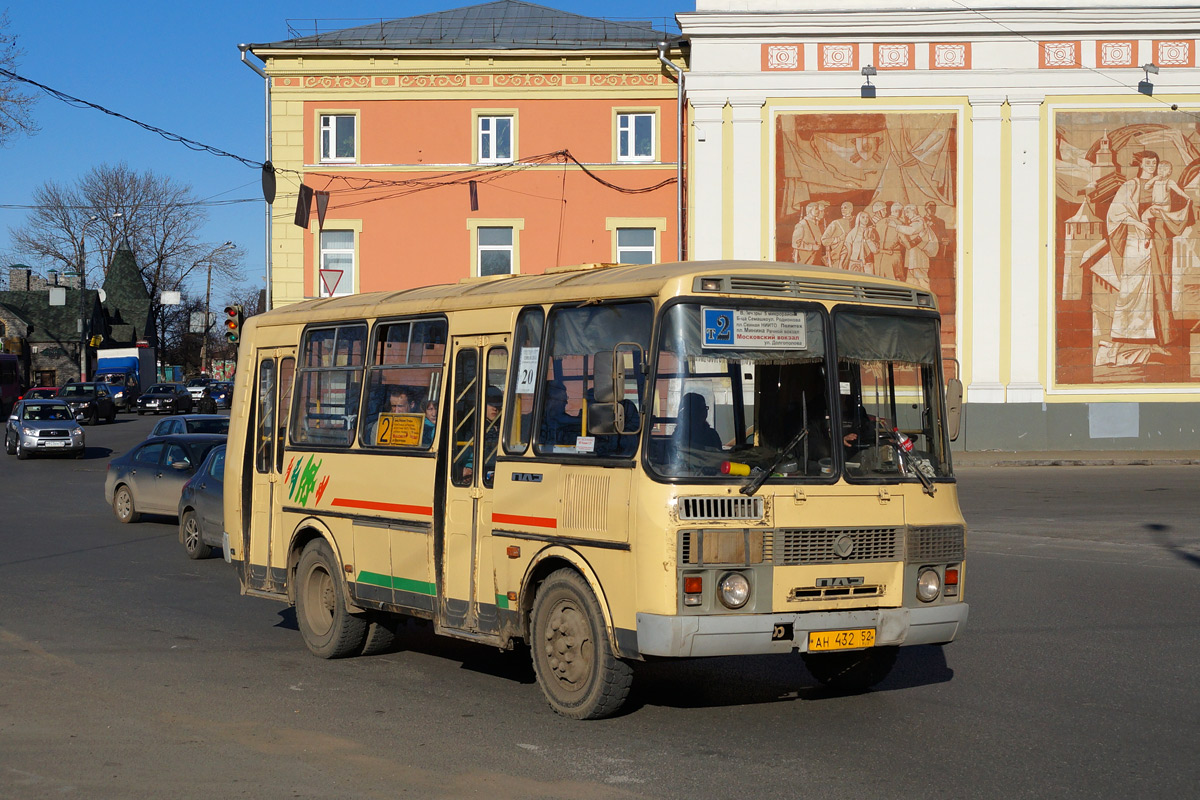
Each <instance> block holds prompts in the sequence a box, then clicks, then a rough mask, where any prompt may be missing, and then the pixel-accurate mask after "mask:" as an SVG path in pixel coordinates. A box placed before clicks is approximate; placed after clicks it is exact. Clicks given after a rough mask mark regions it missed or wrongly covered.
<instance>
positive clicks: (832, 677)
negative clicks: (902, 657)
mask: <svg viewBox="0 0 1200 800" xmlns="http://www.w3.org/2000/svg"><path fill="white" fill-rule="evenodd" d="M899 652H900V648H899V647H872V648H869V649H867V650H847V651H845V652H842V653H801V654H800V656H801V658H803V659H804V666H806V667H808V671H809V672H810V673H812V676H813V677H814V678H816V679H817V680H818V681H820V682H821V683H822V684H823V685H825V686H828V687H829V688H830V689H836V690H837V691H839V692H865V691H866V690H867V689H870V688H871V687H872V686H874V685H875V684H877V683H879V682H880V681H882V680H883V679H884V678H886V677H887V676H888V674H889V673H891V671H892V667H893V666H895V664H896V655H897V654H898V653H899Z"/></svg>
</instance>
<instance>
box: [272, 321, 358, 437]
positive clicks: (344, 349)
mask: <svg viewBox="0 0 1200 800" xmlns="http://www.w3.org/2000/svg"><path fill="white" fill-rule="evenodd" d="M366 339H367V326H366V325H363V324H361V323H360V324H350V325H340V326H338V327H336V328H319V329H313V330H310V331H308V332H307V333H306V334H305V336H304V346H303V352H302V354H301V362H300V363H301V367H300V369H299V370H298V373H297V384H298V388H297V391H298V394H299V396H298V398H297V401H296V404H295V415H294V417H293V420H292V437H291V438H292V442H293V443H308V444H318V445H336V446H339V447H347V446H349V445H350V443H351V442H353V441H354V431H355V429H356V427H357V423H358V406H359V400H360V394H361V393H362V383H363V360H364V355H365V354H364V352H363V351H364V349H365V348H366Z"/></svg>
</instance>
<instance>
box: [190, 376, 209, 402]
mask: <svg viewBox="0 0 1200 800" xmlns="http://www.w3.org/2000/svg"><path fill="white" fill-rule="evenodd" d="M212 382H213V379H212V378H208V377H199V378H192V379H191V380H190V381H188V382H187V390H188V393H189V394H191V396H192V399H193V400H199V399H200V398H201V397H203V396H204V388H205V387H206V386H208V385H209V384H211V383H212Z"/></svg>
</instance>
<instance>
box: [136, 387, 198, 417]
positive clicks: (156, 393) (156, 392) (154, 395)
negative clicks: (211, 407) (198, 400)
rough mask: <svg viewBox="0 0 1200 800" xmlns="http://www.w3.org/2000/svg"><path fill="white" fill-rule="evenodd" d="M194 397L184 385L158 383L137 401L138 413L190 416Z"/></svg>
mask: <svg viewBox="0 0 1200 800" xmlns="http://www.w3.org/2000/svg"><path fill="white" fill-rule="evenodd" d="M191 410H192V396H191V395H190V394H188V390H187V387H186V386H184V385H183V384H182V383H156V384H154V385H153V386H151V387H150V388H149V389H147V390H146V391H145V393H143V394H142V396H141V397H139V398H138V399H137V413H138V414H145V413H146V412H150V413H152V414H158V413H164V414H188V413H191Z"/></svg>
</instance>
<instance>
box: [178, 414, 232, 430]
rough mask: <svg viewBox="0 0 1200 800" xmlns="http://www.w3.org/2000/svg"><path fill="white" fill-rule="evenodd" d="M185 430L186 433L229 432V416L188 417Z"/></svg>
mask: <svg viewBox="0 0 1200 800" xmlns="http://www.w3.org/2000/svg"><path fill="white" fill-rule="evenodd" d="M187 430H188V433H229V418H228V417H214V418H212V419H189V420H188V421H187Z"/></svg>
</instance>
